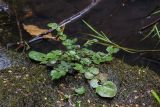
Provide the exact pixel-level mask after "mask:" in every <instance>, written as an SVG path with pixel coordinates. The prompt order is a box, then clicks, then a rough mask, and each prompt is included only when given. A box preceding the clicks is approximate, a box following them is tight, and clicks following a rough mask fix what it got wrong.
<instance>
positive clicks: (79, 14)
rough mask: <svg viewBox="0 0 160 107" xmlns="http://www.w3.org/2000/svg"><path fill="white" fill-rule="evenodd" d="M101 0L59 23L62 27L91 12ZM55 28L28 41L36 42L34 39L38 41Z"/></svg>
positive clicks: (96, 0)
mask: <svg viewBox="0 0 160 107" xmlns="http://www.w3.org/2000/svg"><path fill="white" fill-rule="evenodd" d="M99 1H101V0H92V2H91V4H90V5H88V6H87V7H86V8H85V9H83V10H82V11H80V12H79V13H77V14H74V15H73V16H71V17H69V18H67V19H65V20H63V21H62V22H60V23H59V26H60V27H62V26H64V25H67V24H69V23H71V22H73V21H75V20H77V19H79V18H80V17H82V16H83V15H84V14H85V13H87V12H89V11H90V10H91V9H92V8H93V7H95V6H96V5H97V4H98V3H99ZM53 31H54V30H53V29H49V30H48V31H47V32H44V33H41V34H40V35H37V36H36V37H35V38H33V39H31V40H30V41H29V42H28V43H31V42H34V41H37V40H40V39H43V36H44V35H47V34H48V33H51V32H53Z"/></svg>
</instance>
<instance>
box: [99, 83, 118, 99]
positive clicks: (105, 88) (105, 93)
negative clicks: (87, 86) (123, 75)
mask: <svg viewBox="0 0 160 107" xmlns="http://www.w3.org/2000/svg"><path fill="white" fill-rule="evenodd" d="M96 93H97V94H99V95H100V96H101V97H108V98H112V97H114V96H115V95H116V93H117V87H116V85H115V84H114V83H113V82H111V81H107V82H106V83H105V84H104V85H101V86H98V87H97V88H96Z"/></svg>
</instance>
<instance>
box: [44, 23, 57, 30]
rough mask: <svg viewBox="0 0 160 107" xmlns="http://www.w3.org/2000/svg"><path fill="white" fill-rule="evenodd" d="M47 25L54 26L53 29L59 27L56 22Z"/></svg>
mask: <svg viewBox="0 0 160 107" xmlns="http://www.w3.org/2000/svg"><path fill="white" fill-rule="evenodd" d="M47 26H48V27H50V28H52V29H56V28H57V27H58V25H57V24H56V23H48V25H47Z"/></svg>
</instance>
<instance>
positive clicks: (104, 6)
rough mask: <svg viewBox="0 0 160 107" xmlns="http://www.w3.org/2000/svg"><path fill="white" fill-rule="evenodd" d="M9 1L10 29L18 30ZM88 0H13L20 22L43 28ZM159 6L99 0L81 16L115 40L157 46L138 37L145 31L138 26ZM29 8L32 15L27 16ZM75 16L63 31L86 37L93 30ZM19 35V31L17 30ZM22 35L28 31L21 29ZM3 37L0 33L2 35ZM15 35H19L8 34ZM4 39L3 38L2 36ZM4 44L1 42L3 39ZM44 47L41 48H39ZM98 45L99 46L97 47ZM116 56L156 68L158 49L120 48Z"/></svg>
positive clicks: (148, 1) (47, 45) (152, 0)
mask: <svg viewBox="0 0 160 107" xmlns="http://www.w3.org/2000/svg"><path fill="white" fill-rule="evenodd" d="M15 1H16V0H15ZM8 2H9V3H10V8H11V11H10V14H11V19H12V18H13V19H12V21H11V23H12V25H13V26H14V28H11V30H10V31H11V32H12V33H15V34H16V33H17V32H18V31H17V28H16V23H15V19H14V14H13V11H12V7H13V3H12V2H11V1H9V0H8ZM89 3H90V0H76V1H75V0H23V1H22V0H17V1H16V2H15V4H14V5H15V6H16V11H17V13H18V16H19V20H20V22H21V23H25V24H34V25H38V26H41V27H43V28H46V25H47V23H49V22H57V23H59V22H61V21H62V20H64V19H66V18H68V17H69V16H71V15H73V14H75V13H77V12H79V11H80V10H81V9H83V8H84V7H85V6H87V5H88V4H89ZM159 7H160V0H102V1H101V2H100V3H99V4H98V5H97V6H96V7H95V8H94V9H93V10H91V11H90V12H89V13H88V14H86V15H85V16H84V17H82V18H81V19H84V20H85V21H87V22H88V23H90V24H91V25H92V26H94V27H95V28H96V29H97V30H99V31H103V32H104V33H106V34H108V35H109V38H110V39H111V40H113V41H115V42H116V43H117V44H119V45H121V46H124V47H128V48H134V49H159V48H160V45H156V44H157V42H158V40H157V39H156V38H153V39H146V40H144V41H141V39H142V38H143V37H144V35H142V34H140V33H139V29H140V28H141V27H143V26H145V25H147V24H149V23H150V22H152V21H154V20H155V19H157V18H158V17H159V15H155V16H151V17H147V16H149V15H150V14H151V13H152V12H153V10H155V9H156V8H159ZM29 11H32V15H31V16H27V14H28V12H29ZM81 19H79V20H77V21H76V22H73V23H71V24H69V25H67V26H66V30H65V31H66V33H67V34H69V35H72V36H76V37H79V38H80V39H85V38H86V35H82V34H81V33H84V32H87V33H92V32H91V31H90V30H89V29H88V28H87V27H86V26H85V25H84V23H83V22H82V21H81ZM16 35H18V33H17V34H16ZM23 35H24V38H25V39H30V38H31V37H29V38H28V35H27V33H26V32H25V31H23ZM1 38H2V37H1ZM11 38H16V39H14V40H17V39H18V36H16V37H11ZM11 38H10V39H7V40H6V42H5V43H7V42H10V41H11V42H13V39H11ZM1 41H3V39H1ZM2 44H3V43H2ZM32 45H33V49H37V50H42V51H49V50H51V49H52V47H54V46H55V47H57V46H56V45H57V43H53V42H47V41H40V42H38V43H37V42H36V43H33V44H32ZM42 47H43V48H42ZM99 49H101V46H100V47H99ZM117 57H118V58H121V59H123V60H124V61H126V62H128V63H130V64H140V65H143V66H146V65H147V66H151V68H152V69H154V70H156V71H158V72H159V66H160V61H159V60H160V55H159V52H157V53H153V52H144V53H137V54H128V53H125V52H120V53H119V54H118V55H117Z"/></svg>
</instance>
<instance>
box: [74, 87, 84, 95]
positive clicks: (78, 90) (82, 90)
mask: <svg viewBox="0 0 160 107" xmlns="http://www.w3.org/2000/svg"><path fill="white" fill-rule="evenodd" d="M74 91H75V92H76V93H77V94H78V95H82V94H84V93H85V92H86V89H85V88H84V87H83V86H82V87H80V88H76V89H75V90H74Z"/></svg>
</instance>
